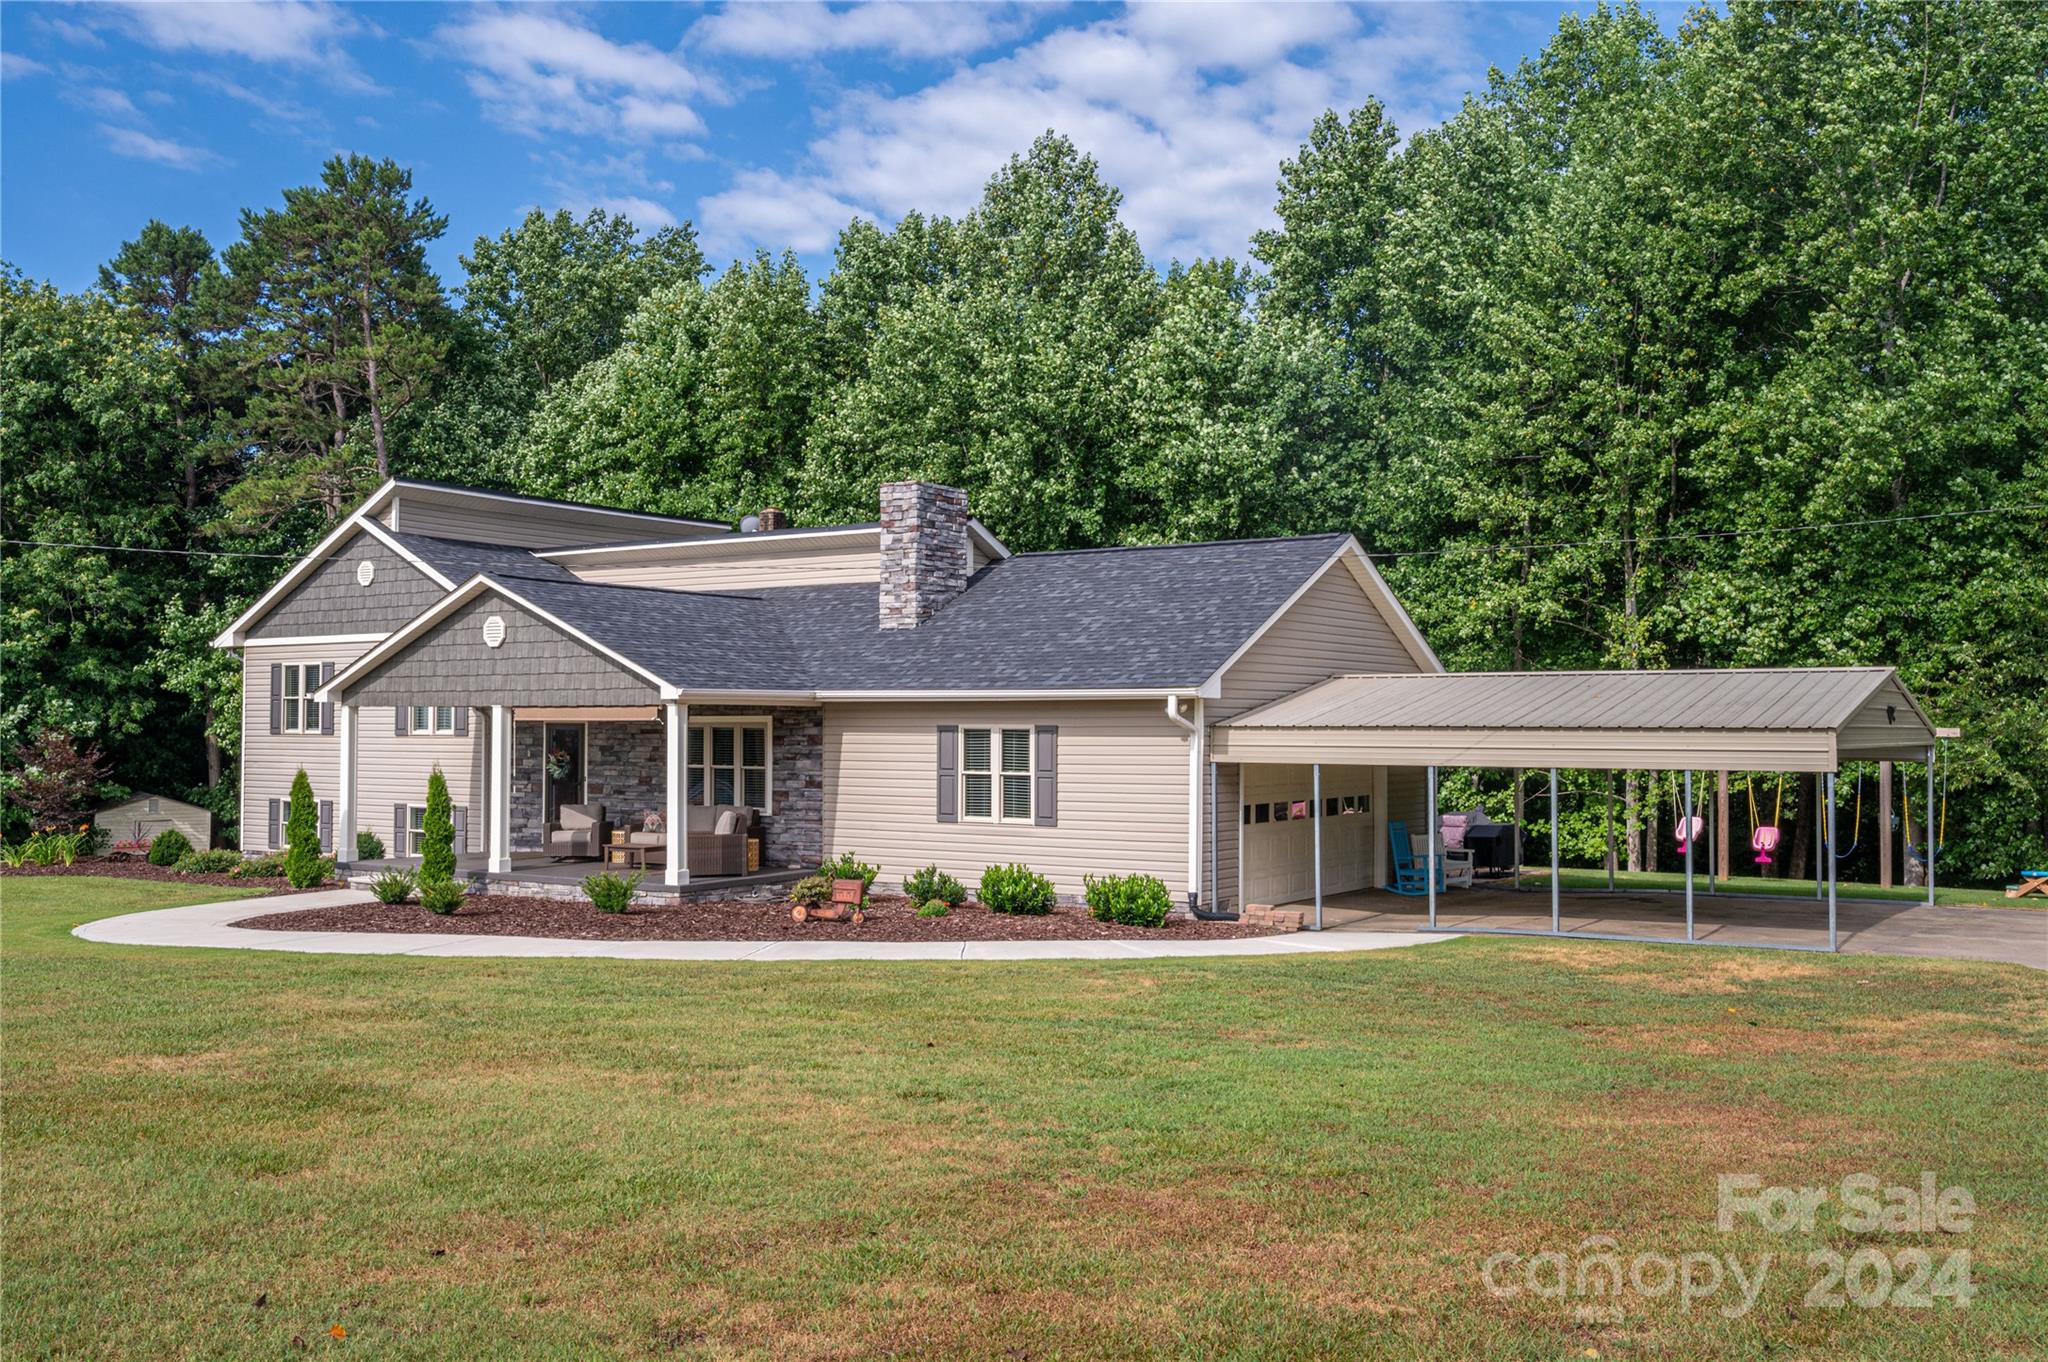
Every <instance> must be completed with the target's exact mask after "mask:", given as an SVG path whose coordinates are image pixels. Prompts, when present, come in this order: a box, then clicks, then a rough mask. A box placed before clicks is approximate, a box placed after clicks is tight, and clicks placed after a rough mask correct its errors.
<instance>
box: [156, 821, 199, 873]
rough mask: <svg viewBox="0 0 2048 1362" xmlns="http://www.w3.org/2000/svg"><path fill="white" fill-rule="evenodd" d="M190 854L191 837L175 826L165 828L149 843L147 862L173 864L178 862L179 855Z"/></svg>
mask: <svg viewBox="0 0 2048 1362" xmlns="http://www.w3.org/2000/svg"><path fill="white" fill-rule="evenodd" d="M191 854H192V841H191V839H190V838H188V837H186V836H185V834H184V833H182V832H179V831H178V830H177V829H176V828H165V829H164V830H163V831H162V832H160V833H158V834H157V835H156V839H155V840H154V841H152V842H151V843H150V844H149V863H150V864H151V865H170V866H174V865H176V864H177V863H178V858H179V857H181V856H190V855H191Z"/></svg>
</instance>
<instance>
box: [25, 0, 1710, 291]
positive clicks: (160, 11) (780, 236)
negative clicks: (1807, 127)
mask: <svg viewBox="0 0 2048 1362" xmlns="http://www.w3.org/2000/svg"><path fill="white" fill-rule="evenodd" d="M1574 8H1582V6H1576V5H1568V4H1560V3H1555V2H1554V0H1549V2H1545V0H1532V2H1531V3H1526V4H1524V3H1515V4H1509V3H1496V4H1483V5H1464V4H1441V5H1437V4H1400V5H1377V6H1369V5H1358V6H1352V5H1342V4H1315V5H1308V4H1301V5H1226V4H1178V5H1137V6H1123V5H1041V6H1017V5H1008V4H983V5H951V4H903V3H888V2H886V0H885V2H884V3H876V4H869V5H861V6H851V5H840V4H834V5H826V4H818V3H809V4H799V3H792V4H747V5H731V6H725V7H722V8H721V7H696V6H670V5H657V4H632V5H627V4H617V5H585V6H542V5H518V6H496V5H472V6H458V5H425V4H377V5H363V6H350V5H339V4H327V3H318V2H317V0H291V2H290V3H278V4H263V5H244V4H189V5H188V4H98V5H93V4H77V5H55V4H22V3H15V4H8V5H6V6H5V7H4V9H0V53H4V60H5V71H4V75H5V82H4V85H0V255H4V256H5V258H6V259H7V260H8V261H10V262H11V263H12V264H13V265H15V266H16V267H17V268H19V269H21V270H23V271H24V272H26V273H27V274H29V275H31V276H33V277H37V278H47V279H50V280H52V281H54V282H55V283H57V284H58V285H60V286H61V287H65V288H83V287H85V286H86V285H88V284H90V283H91V282H92V279H93V277H94V273H95V271H96V268H97V266H98V264H99V262H101V261H102V260H105V259H106V258H107V257H108V256H110V255H112V254H113V252H114V251H115V250H117V249H118V248H119V246H120V243H121V242H122V241H123V240H125V239H127V238H129V237H132V236H133V235H134V234H135V232H136V231H137V229H139V228H140V227H141V225H142V224H143V223H144V222H146V221H147V220H148V219H150V218H151V217H160V218H163V219H164V220H165V221H167V222H170V223H172V224H174V225H191V226H196V227H199V228H200V229H202V230H203V231H205V232H206V234H207V235H208V237H209V238H210V239H211V240H212V241H213V242H214V244H215V245H216V246H217V247H218V246H222V245H225V244H226V243H227V242H228V241H229V240H231V239H232V238H233V237H234V236H235V235H236V232H237V226H236V221H237V214H238V212H239V210H241V209H242V208H244V207H263V206H270V205H274V204H276V203H277V202H279V191H280V190H281V189H283V188H284V187H285V186H287V185H295V184H304V183H308V182H310V181H312V180H313V179H314V178H315V177H316V176H317V174H318V170H319V165H320V162H321V161H322V160H323V159H325V158H326V157H327V156H329V155H332V154H334V153H335V152H338V151H358V152H363V153H367V154H370V155H374V156H388V157H390V158H392V159H393V160H396V161H398V162H400V163H401V164H404V165H407V166H409V167H411V168H412V170H413V172H414V185H415V188H416V189H417V190H418V191H420V192H423V193H425V194H426V195H427V196H428V197H429V198H431V199H432V201H433V202H434V204H435V206H436V207H437V208H438V209H439V210H440V211H441V212H444V213H446V214H447V215H448V216H449V219H450V223H449V231H448V235H447V236H446V238H444V239H443V240H442V241H441V242H440V243H439V244H438V246H437V247H436V249H435V251H434V252H433V260H434V264H435V266H436V268H437V269H439V270H440V272H441V274H442V277H443V278H444V279H445V280H447V281H448V282H449V283H450V284H451V285H452V284H454V283H456V282H459V280H460V277H461V270H460V266H459V265H458V263H457V259H456V257H457V256H458V255H459V254H460V253H462V252H463V251H465V250H467V249H468V247H469V244H470V243H471V242H472V241H473V240H474V239H475V238H476V237H477V236H478V235H479V234H482V233H496V232H499V231H501V230H503V229H504V228H506V227H508V226H510V225H512V224H513V223H515V222H516V221H517V220H518V219H519V217H520V216H521V215H522V214H523V213H524V212H525V211H526V210H528V209H530V208H534V207H541V208H548V209H553V208H557V207H567V208H570V209H574V210H578V211H581V210H583V209H586V208H589V207H591V206H593V205H602V206H604V207H606V208H610V209H612V210H614V211H619V212H623V213H625V214H626V215H627V216H629V217H631V218H632V219H633V220H634V221H635V222H636V223H639V224H640V225H641V226H642V227H651V226H661V225H666V224H668V223H671V222H678V221H682V220H685V219H687V220H690V221H693V222H695V223H696V224H697V227H698V231H699V232H700V234H701V235H702V238H703V240H704V244H705V247H706V250H707V253H708V254H709V255H710V256H711V258H712V259H713V261H714V262H715V263H719V264H723V263H724V262H725V261H727V260H729V259H731V258H732V257H734V256H735V255H739V254H744V253H747V252H750V251H752V250H753V249H755V248H757V247H768V248H770V249H774V250H781V249H784V248H793V249H795V250H796V251H798V252H799V253H800V254H801V255H802V256H803V257H804V260H805V263H806V265H807V266H808V267H810V268H811V270H812V271H813V274H814V276H815V275H816V273H818V272H819V271H821V270H822V268H823V267H824V266H825V265H827V264H828V263H829V260H830V254H831V246H832V241H833V239H834V237H835V236H836V234H837V233H838V230H839V229H840V227H842V226H843V225H844V224H845V223H846V222H847V221H848V220H849V219H850V218H852V217H854V216H856V215H861V216H866V217H870V218H874V219H876V220H878V221H882V222H885V223H886V222H890V221H893V220H894V219H895V218H896V217H897V216H898V215H900V214H901V213H903V212H904V211H905V210H907V209H910V208H920V209H925V210H929V211H937V212H945V213H958V212H960V211H962V210H963V209H965V208H967V207H968V206H970V205H971V204H972V203H973V202H974V200H975V198H976V196H977V195H978V193H979V191H980V188H981V185H982V183H983V182H984V181H985V180H986V179H987V177H988V175H989V174H990V172H991V171H993V170H994V169H995V168H996V167H997V166H998V165H1000V164H1001V162H1002V161H1003V159H1004V158H1005V157H1007V156H1008V155H1009V154H1010V153H1011V152H1013V151H1017V150H1021V149H1022V148H1023V147H1025V146H1026V145H1028V144H1029V142H1030V141H1031V139H1032V137H1033V136H1035V135H1036V134H1037V133H1039V132H1041V131H1043V130H1044V129H1046V128H1048V127H1057V128H1059V129H1060V130H1061V131H1063V132H1065V133H1067V134H1068V135H1069V136H1071V137H1073V138H1074V139H1075V140H1076V141H1077V142H1078V143H1079V144H1080V145H1081V146H1082V147H1083V148H1084V149H1086V150H1088V151H1089V152H1091V153H1092V154H1093V155H1094V156H1095V157H1096V158H1097V159H1098V160H1099V161H1100V162H1101V163H1102V166H1103V169H1104V171H1105V172H1106V173H1107V175H1108V176H1109V177H1110V178H1111V179H1112V180H1113V181H1114V182H1115V183H1117V184H1118V185H1119V186H1121V187H1122V189H1123V190H1124V193H1125V218H1126V220H1127V221H1128V222H1130V223H1131V225H1132V226H1133V227H1134V228H1136V230H1137V231H1138V233H1139V236H1140V239H1141V240H1142V241H1143V243H1144V245H1145V248H1146V250H1147V252H1148V253H1149V254H1150V255H1151V256H1152V257H1153V258H1154V259H1155V260H1159V261H1162V262H1163V261H1165V260H1168V259H1171V258H1174V257H1181V258H1187V257H1189V256H1192V255H1195V254H1217V253H1231V254H1235V255H1238V256H1243V255H1244V254H1245V251H1246V245H1245V243H1246V240H1247V238H1248V237H1249V236H1250V234H1251V233H1252V232H1254V231H1256V230H1258V229H1259V228H1260V227H1262V226H1265V225H1267V224H1268V223H1269V222H1270V220H1271V214H1272V203H1273V197H1274V190H1273V182H1274V178H1275V176H1276V173H1277V169H1278V165H1279V162H1280V160H1281V159H1282V158H1283V157H1284V156H1287V155H1289V154H1291V153H1292V152H1293V151H1294V149H1295V148H1296V147H1297V146H1298V145H1299V144H1300V142H1301V140H1302V138H1303V137H1304V136H1305V134H1306V131H1307V129H1308V126H1309V123H1310V121H1311V120H1312V119H1313V118H1314V117H1315V115H1316V114H1317V113H1318V112H1319V111H1320V110H1322V109H1324V108H1326V107H1336V108H1339V109H1349V108H1352V107H1354V106H1356V105H1357V104H1358V103H1359V102H1360V101H1361V100H1363V99H1364V98H1366V97H1367V96H1377V97H1378V98H1380V99H1381V100H1383V101H1384V102H1385V103H1386V104H1387V106H1388V107H1389V109H1390V110H1391V111H1392V113H1393V116H1394V118H1395V120H1396V121H1397V123H1398V124H1399V125H1400V127H1401V128H1402V129H1403V130H1404V131H1412V130H1414V129H1417V128H1421V127H1426V126H1429V125H1431V124H1433V123H1436V122H1439V121H1441V120H1442V119H1443V118H1445V117H1447V116H1448V115H1449V114H1451V113H1452V112H1454V111H1455V110H1456V108H1457V107H1458V104H1459V102H1460V101H1461V100H1462V99H1463V97H1464V96H1465V94H1466V93H1467V92H1468V91H1471V90H1476V89H1478V88H1480V87H1482V86H1483V85H1484V83H1485V79H1486V70H1487V67H1488V66H1489V65H1500V66H1503V67H1506V66H1511V65H1513V64H1514V63H1515V62H1516V61H1518V60H1519V59H1520V58H1522V57H1523V56H1526V55H1529V54H1531V53H1533V52H1535V51H1536V50H1537V49H1538V48H1540V47H1541V46H1542V44H1543V42H1544V40H1545V38H1546V37H1547V36H1548V34H1549V33H1550V32H1551V31H1553V30H1554V28H1555V27H1556V23H1557V20H1558V17H1559V15H1560V14H1561V13H1563V12H1565V11H1567V10H1569V9H1574ZM1663 18H1664V22H1665V26H1666V28H1667V29H1675V27H1676V25H1677V23H1678V22H1679V18H1680V13H1679V11H1678V9H1676V8H1675V7H1674V8H1673V9H1671V10H1670V11H1669V12H1665V13H1663Z"/></svg>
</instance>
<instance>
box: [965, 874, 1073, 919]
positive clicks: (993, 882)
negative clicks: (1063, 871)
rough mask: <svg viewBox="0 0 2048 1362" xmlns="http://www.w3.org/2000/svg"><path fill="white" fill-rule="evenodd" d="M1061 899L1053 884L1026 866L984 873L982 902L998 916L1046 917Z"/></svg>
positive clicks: (982, 875)
mask: <svg viewBox="0 0 2048 1362" xmlns="http://www.w3.org/2000/svg"><path fill="white" fill-rule="evenodd" d="M1058 899H1059V896H1058V895H1057V894H1055V893H1054V892H1053V888H1052V881H1051V880H1049V879H1047V878H1046V877H1045V876H1043V875H1040V874H1036V873H1034V872H1033V871H1032V869H1031V867H1029V866H1025V865H992V866H990V867H989V868H988V869H986V870H984V871H982V872H981V901H982V902H983V903H985V904H987V905H988V906H989V908H990V909H992V910H993V911H995V912H998V913H1018V914H1023V915H1026V916H1030V917H1042V916H1044V915H1045V914H1047V913H1050V912H1051V911H1052V909H1053V904H1054V903H1056V902H1058Z"/></svg>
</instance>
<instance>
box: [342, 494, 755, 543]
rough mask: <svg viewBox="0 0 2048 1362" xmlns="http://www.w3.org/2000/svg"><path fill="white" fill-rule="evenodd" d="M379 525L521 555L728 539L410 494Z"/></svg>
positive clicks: (567, 512) (566, 511)
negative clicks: (642, 542) (700, 538)
mask: <svg viewBox="0 0 2048 1362" xmlns="http://www.w3.org/2000/svg"><path fill="white" fill-rule="evenodd" d="M378 519H379V520H381V521H382V522H383V523H384V526H385V528H387V529H396V530H398V531H399V532H400V533H402V534H425V535H432V536H433V537H435V538H437V539H467V540H470V541H472V542H474V543H478V544H510V545H513V546H515V547H518V548H523V549H560V548H571V547H577V546H583V545H591V544H630V543H633V542H635V541H638V540H647V539H664V538H667V539H687V538H690V537H692V536H693V535H696V534H706V535H715V534H724V533H726V531H725V530H723V529H712V528H708V527H707V528H703V529H695V528H693V527H692V526H689V525H680V524H675V523H673V522H669V521H663V520H659V519H638V518H632V517H627V516H616V515H604V514H601V513H597V512H591V511H582V510H577V509H576V508H574V507H570V506H536V505H533V504H531V503H521V502H518V501H513V500H500V499H497V498H493V497H475V498H461V497H459V496H458V497H453V498H449V499H445V500H444V499H442V498H439V497H435V496H433V495H432V494H428V495H424V496H423V495H420V494H417V493H408V492H400V493H399V494H398V495H397V496H396V497H394V498H393V499H392V502H391V504H390V505H389V506H387V507H385V508H384V512H383V514H382V515H380V516H379V517H378Z"/></svg>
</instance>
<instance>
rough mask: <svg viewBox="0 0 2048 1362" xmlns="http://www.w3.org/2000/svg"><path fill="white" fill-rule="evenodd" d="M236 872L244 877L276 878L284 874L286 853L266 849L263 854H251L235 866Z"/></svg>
mask: <svg viewBox="0 0 2048 1362" xmlns="http://www.w3.org/2000/svg"><path fill="white" fill-rule="evenodd" d="M234 873H235V874H237V875H240V876H242V877H243V878H244V879H258V878H261V879H266V880H274V879H276V878H277V877H278V876H280V875H282V874H284V853H283V852H282V851H266V852H264V853H263V854H262V855H261V856H251V857H250V858H249V859H248V860H246V861H244V862H242V863H241V864H240V865H238V866H236V867H235V870H234Z"/></svg>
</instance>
